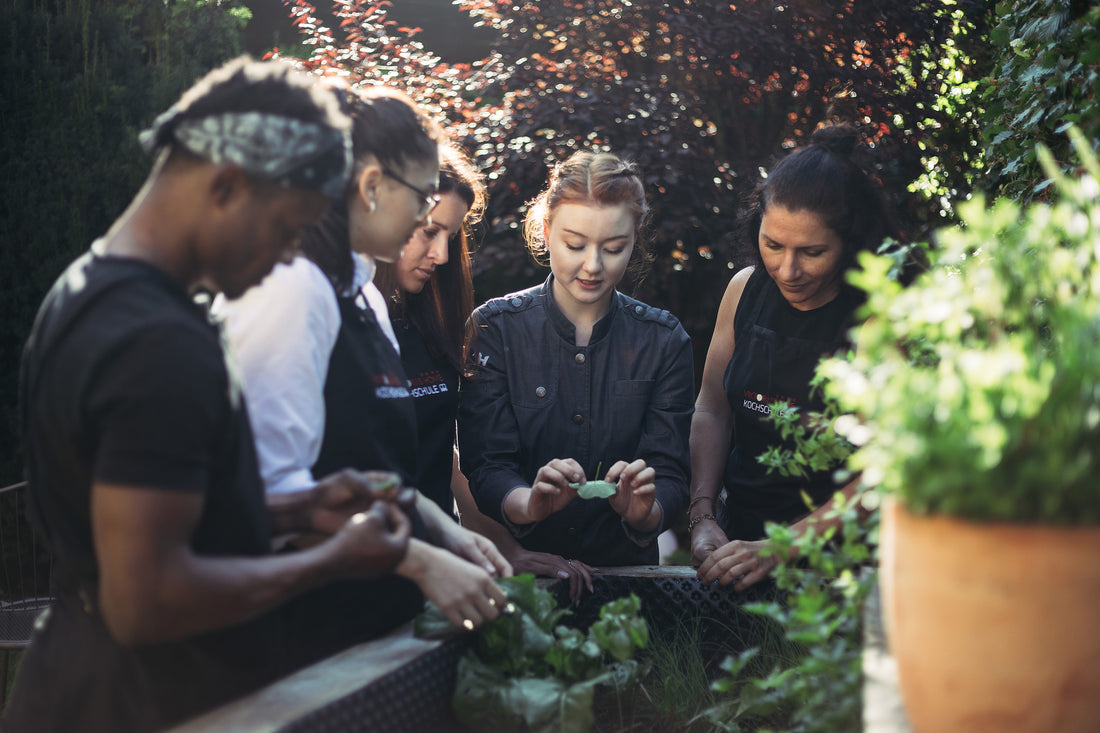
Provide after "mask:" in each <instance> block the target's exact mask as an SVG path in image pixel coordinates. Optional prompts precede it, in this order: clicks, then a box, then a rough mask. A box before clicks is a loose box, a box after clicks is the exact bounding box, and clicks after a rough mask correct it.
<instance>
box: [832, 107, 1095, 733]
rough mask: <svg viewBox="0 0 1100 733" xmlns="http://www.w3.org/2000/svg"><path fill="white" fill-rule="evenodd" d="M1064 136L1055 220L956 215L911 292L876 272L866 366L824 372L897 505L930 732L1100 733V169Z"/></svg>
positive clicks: (898, 555)
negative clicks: (1078, 162)
mask: <svg viewBox="0 0 1100 733" xmlns="http://www.w3.org/2000/svg"><path fill="white" fill-rule="evenodd" d="M1070 135H1071V138H1072V140H1073V143H1074V147H1075V148H1076V150H1077V152H1078V155H1079V156H1080V157H1081V159H1082V167H1083V173H1082V175H1081V176H1079V177H1078V178H1068V177H1065V176H1063V175H1062V174H1061V173H1060V172H1059V169H1058V167H1057V166H1056V165H1055V164H1054V162H1053V160H1052V159H1051V156H1050V153H1049V152H1048V151H1047V150H1045V149H1040V151H1039V155H1040V158H1041V159H1042V160H1043V161H1044V168H1045V170H1046V172H1047V175H1049V176H1050V179H1051V188H1050V190H1051V193H1052V195H1051V202H1050V203H1047V204H1035V205H1031V206H1028V207H1027V208H1022V207H1020V206H1019V205H1017V204H1015V203H1013V202H1011V201H1007V200H999V201H997V202H995V203H993V204H992V205H991V206H988V207H987V206H986V205H985V202H984V201H982V200H980V199H978V200H974V201H971V202H968V203H966V204H964V205H963V206H960V207H959V212H960V215H961V219H962V221H963V224H962V225H960V226H958V227H955V228H953V229H949V230H946V231H943V232H942V233H941V234H940V237H939V247H938V248H937V251H936V252H935V253H933V255H932V257H933V260H934V262H933V265H932V267H931V268H930V269H929V270H928V271H927V272H925V273H923V274H922V275H921V276H920V277H918V278H917V280H916V281H915V282H914V283H913V284H912V285H910V286H909V287H908V288H904V289H903V288H901V286H899V285H897V284H895V283H894V281H893V280H892V279H891V278H890V277H889V273H888V270H889V268H890V262H889V261H888V260H886V259H882V258H872V257H868V258H867V259H865V260H864V261H863V262H862V265H863V267H862V271H861V272H860V273H858V274H856V275H855V276H854V281H855V282H856V284H857V285H859V286H860V287H862V288H863V289H865V290H866V291H867V292H868V303H867V313H866V315H867V316H868V321H867V322H866V324H865V325H864V326H863V327H862V328H861V330H860V333H859V335H858V337H857V353H856V354H855V356H854V357H853V358H852V359H850V360H847V361H840V360H833V361H829V362H825V363H824V364H823V366H822V368H821V372H822V374H824V376H825V377H826V379H827V387H826V389H827V394H828V395H830V396H831V397H832V398H835V399H836V400H837V401H838V402H839V404H840V405H841V407H842V408H843V409H844V410H846V411H849V412H850V413H851V414H852V415H855V416H856V417H857V418H858V421H859V425H858V427H859V431H860V432H861V433H863V434H864V435H863V437H864V438H865V440H866V442H862V441H853V442H862V445H860V446H859V448H858V450H857V451H856V452H855V454H854V455H853V456H852V458H851V462H850V465H851V466H852V467H853V468H855V469H858V470H861V471H862V472H863V473H862V475H863V478H864V483H865V484H866V485H871V486H874V487H875V488H876V489H877V490H878V491H879V492H881V493H882V494H883V495H884V496H886V497H888V498H887V501H886V503H885V504H884V509H883V516H882V535H881V536H882V547H881V560H880V565H881V571H882V572H881V582H882V591H883V603H884V607H885V616H886V618H885V620H886V627H887V632H888V637H889V643H890V646H891V649H892V652H893V653H894V655H895V657H896V659H897V662H898V668H899V677H900V683H901V690H902V695H903V698H904V700H905V704H906V708H907V711H908V714H909V717H910V722H911V723H912V725H913V727H914V728H915V729H916V730H917V731H920V732H921V733H925V732H934V733H949V732H951V731H966V732H967V733H973V732H975V731H998V732H999V733H1000V732H1004V731H1035V732H1036V733H1040V732H1041V733H1047V732H1048V731H1060V732H1062V733H1065V732H1067V731H1096V730H1100V703H1098V701H1100V611H1098V606H1100V186H1098V183H1097V182H1098V181H1100V165H1098V163H1097V159H1096V156H1095V154H1094V153H1093V152H1092V151H1091V150H1090V148H1089V145H1088V144H1087V142H1086V141H1085V139H1084V137H1083V136H1082V135H1081V134H1080V133H1078V132H1077V131H1076V130H1072V129H1071V130H1070ZM855 422H856V421H855V420H853V419H852V417H851V416H850V415H849V416H848V417H846V418H845V419H844V420H843V421H842V422H840V423H837V427H838V429H840V428H842V427H843V428H844V429H841V432H846V431H847V430H848V428H850V427H851V425H852V424H854V423H855ZM845 423H847V426H845ZM849 435H850V436H852V433H851V432H849ZM868 436H869V437H868Z"/></svg>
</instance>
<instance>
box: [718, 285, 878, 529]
mask: <svg viewBox="0 0 1100 733" xmlns="http://www.w3.org/2000/svg"><path fill="white" fill-rule="evenodd" d="M857 305H858V298H857V296H856V294H855V293H853V292H852V291H851V290H850V289H849V288H842V290H841V292H840V294H839V295H837V297H836V298H834V299H833V300H832V301H830V302H829V303H826V304H825V305H823V306H821V307H820V308H816V309H814V310H811V311H799V310H797V309H796V308H793V307H791V305H790V304H789V303H788V302H787V301H786V299H785V298H784V297H783V294H782V293H781V292H780V291H779V288H778V287H777V286H776V284H775V282H774V281H773V280H772V279H771V277H770V276H769V275H768V273H767V271H766V270H765V269H764V268H762V267H758V268H757V269H756V271H755V272H753V274H752V276H751V277H750V278H749V281H748V283H746V284H745V290H744V292H743V294H742V295H741V301H740V303H739V304H738V308H737V314H736V316H735V317H734V344H735V345H734V351H733V356H732V357H731V358H730V362H729V365H728V366H727V367H726V373H725V377H724V381H723V384H724V386H725V390H726V397H727V399H728V400H729V403H730V410H731V415H732V418H733V431H732V435H731V439H730V444H731V446H732V450H731V451H730V455H729V459H728V460H727V462H726V471H725V488H726V494H727V498H726V504H725V507H724V509H725V511H724V517H723V518H722V520H723V529H724V530H725V531H726V534H727V536H728V537H729V538H730V539H731V540H733V539H742V540H757V539H761V538H763V537H764V523H765V522H766V521H770V522H778V523H781V524H788V523H790V522H793V521H795V520H797V519H799V518H801V517H803V516H805V515H806V514H807V513H809V511H810V510H809V508H807V506H806V504H805V503H804V501H803V499H802V496H801V492H802V491H803V490H804V491H806V493H807V494H809V496H810V498H811V499H812V500H813V502H814V506H815V507H816V506H820V505H821V504H822V503H824V502H825V501H827V500H828V499H829V498H830V497H831V496H832V494H833V493H834V492H835V491H836V490H837V488H838V486H837V485H836V484H835V483H834V481H833V480H832V473H833V470H832V469H830V470H826V471H819V472H817V473H814V474H811V476H810V477H809V478H808V479H802V478H798V477H789V476H783V475H781V474H779V473H778V472H773V473H769V472H768V469H767V467H765V466H764V465H762V464H761V463H760V462H759V461H758V460H757V457H758V456H760V455H761V454H762V453H764V452H765V451H766V450H767V449H768V448H770V447H771V446H773V445H778V444H783V445H786V446H787V447H793V443H792V442H790V441H784V440H783V439H782V438H781V436H780V435H779V432H778V431H777V430H776V429H775V428H774V427H773V426H772V424H771V422H770V421H769V420H768V415H769V414H770V413H771V409H772V405H773V404H775V403H777V402H789V403H791V404H792V405H794V406H797V407H798V408H799V412H800V413H801V414H802V415H805V414H806V413H808V412H811V411H821V410H822V409H823V408H824V404H823V402H822V400H821V399H820V397H819V396H818V395H812V394H811V389H810V380H811V379H812V378H813V376H814V371H815V369H816V368H817V364H818V362H819V361H820V359H821V358H822V357H823V356H831V355H833V354H834V353H836V352H837V351H838V350H841V349H844V348H847V347H848V346H849V345H850V341H849V338H848V331H849V329H850V328H851V325H852V315H853V312H854V310H855V307H856V306H857Z"/></svg>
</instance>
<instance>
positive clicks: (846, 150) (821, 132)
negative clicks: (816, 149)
mask: <svg viewBox="0 0 1100 733" xmlns="http://www.w3.org/2000/svg"><path fill="white" fill-rule="evenodd" d="M858 142H859V132H858V131H857V130H856V128H855V127H853V126H852V125H828V126H826V127H819V128H817V129H816V130H814V134H813V135H811V136H810V144H811V145H820V146H821V147H823V148H825V149H826V150H828V151H829V152H830V153H836V154H837V155H843V156H845V157H848V156H850V155H851V154H852V151H853V150H855V148H856V143H858Z"/></svg>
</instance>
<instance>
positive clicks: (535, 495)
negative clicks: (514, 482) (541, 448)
mask: <svg viewBox="0 0 1100 733" xmlns="http://www.w3.org/2000/svg"><path fill="white" fill-rule="evenodd" d="M583 479H584V469H583V468H581V465H580V464H579V463H577V462H576V461H575V460H573V459H572V458H555V459H553V460H552V461H550V462H549V463H547V464H546V465H545V466H543V467H542V468H540V469H539V470H538V473H537V474H535V480H534V481H533V482H532V483H531V488H526V487H523V486H521V487H519V488H517V489H513V490H512V491H511V493H509V494H508V496H507V497H505V499H504V513H505V514H506V515H507V516H508V519H509V520H511V521H512V522H514V523H515V524H530V523H531V522H541V521H542V520H543V519H546V518H547V517H548V516H550V515H551V514H553V513H554V512H556V511H559V510H560V509H562V508H564V507H565V505H566V504H568V503H569V502H571V501H573V500H574V499H576V498H577V490H576V489H575V488H573V486H571V485H570V483H571V482H573V481H581V480H583Z"/></svg>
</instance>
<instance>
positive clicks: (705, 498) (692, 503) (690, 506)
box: [688, 496, 714, 514]
mask: <svg viewBox="0 0 1100 733" xmlns="http://www.w3.org/2000/svg"><path fill="white" fill-rule="evenodd" d="M701 501H709V502H711V503H712V504H713V503H714V497H713V496H697V497H695V498H694V499H692V500H691V501H690V502H688V514H691V510H692V509H693V508H695V505H696V504H698V503H699V502H701Z"/></svg>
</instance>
